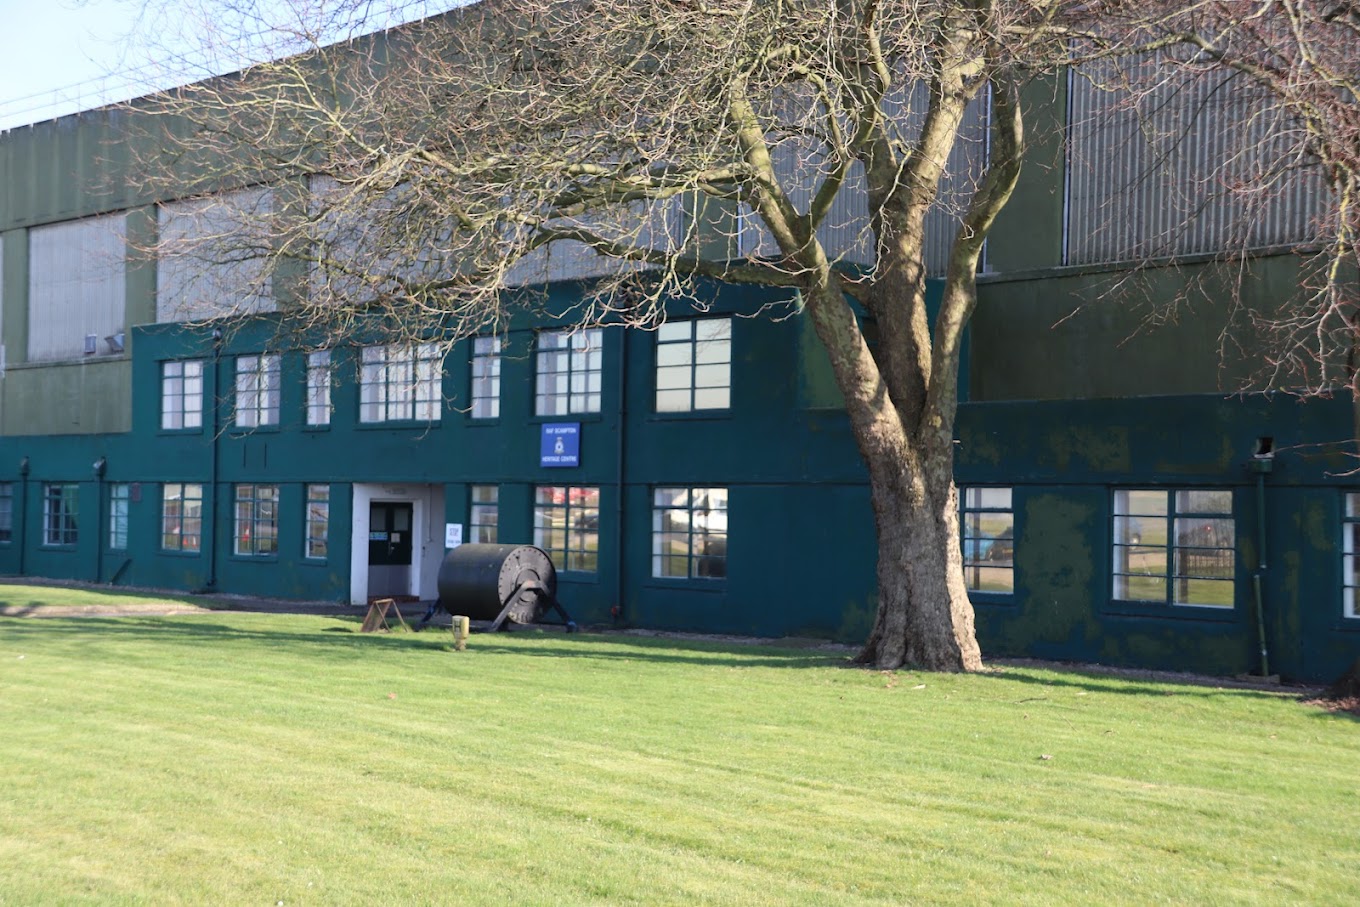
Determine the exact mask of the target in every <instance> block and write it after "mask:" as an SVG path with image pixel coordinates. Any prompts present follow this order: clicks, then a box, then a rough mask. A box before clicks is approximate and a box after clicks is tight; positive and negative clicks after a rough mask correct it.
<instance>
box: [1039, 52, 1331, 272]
mask: <svg viewBox="0 0 1360 907" xmlns="http://www.w3.org/2000/svg"><path fill="white" fill-rule="evenodd" d="M1069 94H1070V102H1069V103H1070V110H1069V122H1068V161H1067V226H1066V235H1067V240H1066V262H1067V263H1068V264H1073V265H1078V264H1098V263H1108V262H1119V261H1137V260H1144V259H1149V258H1167V257H1173V256H1178V255H1195V254H1213V253H1218V252H1222V251H1225V250H1230V249H1252V248H1262V247H1267V246H1277V245H1288V244H1292V243H1298V242H1306V241H1308V240H1310V239H1312V238H1313V235H1314V232H1315V230H1316V219H1317V217H1318V216H1319V214H1320V213H1321V212H1322V211H1323V209H1324V207H1325V204H1326V201H1325V199H1326V189H1325V185H1324V183H1323V180H1322V173H1321V172H1320V170H1319V169H1318V168H1316V167H1312V166H1309V165H1308V162H1307V161H1305V160H1302V159H1301V158H1300V157H1299V156H1298V155H1297V153H1296V152H1295V151H1294V149H1295V148H1296V146H1297V145H1298V137H1297V135H1295V134H1293V131H1294V130H1295V129H1297V128H1298V127H1297V125H1296V124H1295V123H1293V122H1291V120H1290V119H1289V118H1288V117H1286V116H1284V115H1283V114H1282V113H1281V112H1280V111H1279V110H1278V109H1277V108H1275V107H1274V106H1273V105H1272V104H1271V103H1270V102H1269V100H1268V99H1267V98H1265V97H1264V96H1262V95H1261V93H1260V92H1259V90H1256V89H1254V87H1253V86H1252V85H1251V84H1250V83H1249V82H1248V81H1247V80H1245V79H1243V78H1241V77H1235V76H1225V75H1223V74H1221V73H1213V72H1195V71H1190V70H1186V69H1185V68H1177V69H1166V68H1159V65H1158V60H1156V59H1150V60H1144V61H1141V62H1140V63H1138V64H1129V63H1126V62H1102V63H1095V64H1089V65H1086V66H1083V67H1082V68H1081V69H1080V70H1076V71H1074V72H1073V73H1072V75H1071V84H1070V92H1069Z"/></svg>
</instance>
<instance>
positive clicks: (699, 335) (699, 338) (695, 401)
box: [656, 318, 732, 413]
mask: <svg viewBox="0 0 1360 907" xmlns="http://www.w3.org/2000/svg"><path fill="white" fill-rule="evenodd" d="M731 398H732V319H730V318H702V319H698V320H695V321H678V322H670V323H667V324H663V325H662V326H661V327H659V328H658V329H657V332H656V411H657V412H659V413H677V412H690V411H692V410H696V409H727V408H728V407H729V406H730V405H731Z"/></svg>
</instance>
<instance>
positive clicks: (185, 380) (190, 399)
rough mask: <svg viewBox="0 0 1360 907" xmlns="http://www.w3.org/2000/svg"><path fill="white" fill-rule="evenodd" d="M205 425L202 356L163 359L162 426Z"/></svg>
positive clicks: (191, 426) (170, 427)
mask: <svg viewBox="0 0 1360 907" xmlns="http://www.w3.org/2000/svg"><path fill="white" fill-rule="evenodd" d="M202 427H203V360H202V359H181V360H179V361H177V362H162V363H161V428H163V429H181V428H202Z"/></svg>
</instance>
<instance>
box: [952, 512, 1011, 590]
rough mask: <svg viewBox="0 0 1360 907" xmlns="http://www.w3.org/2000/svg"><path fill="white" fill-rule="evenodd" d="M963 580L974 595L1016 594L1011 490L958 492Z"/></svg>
mask: <svg viewBox="0 0 1360 907" xmlns="http://www.w3.org/2000/svg"><path fill="white" fill-rule="evenodd" d="M959 528H960V532H959V535H960V539H959V541H960V543H961V545H962V548H963V579H964V582H965V583H966V584H967V586H968V589H969V591H971V592H1014V591H1015V512H1014V510H1012V509H1011V489H1009V488H960V489H959Z"/></svg>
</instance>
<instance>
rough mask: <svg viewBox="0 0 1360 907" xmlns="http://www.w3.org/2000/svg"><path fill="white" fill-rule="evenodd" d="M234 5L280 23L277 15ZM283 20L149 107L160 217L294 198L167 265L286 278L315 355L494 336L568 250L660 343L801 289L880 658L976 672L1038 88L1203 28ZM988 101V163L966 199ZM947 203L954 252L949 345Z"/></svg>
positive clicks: (1017, 8) (672, 16)
mask: <svg viewBox="0 0 1360 907" xmlns="http://www.w3.org/2000/svg"><path fill="white" fill-rule="evenodd" d="M223 5H224V4H217V6H223ZM226 5H228V6H231V7H232V9H233V12H232V17H233V21H238V22H256V23H257V24H258V19H257V18H256V13H255V10H256V4H255V3H252V2H249V0H245V2H237V3H235V4H226ZM287 6H288V9H289V10H290V12H291V13H292V14H293V19H292V23H293V24H292V25H290V26H289V27H288V28H287V29H286V30H285V32H286V33H285V37H286V38H287V43H286V44H285V47H286V49H288V50H290V51H293V53H291V55H288V56H285V57H282V58H280V59H272V60H265V61H262V62H260V63H258V64H256V65H253V66H251V67H250V68H248V69H245V70H244V71H242V72H241V73H239V74H237V75H235V76H230V77H223V78H216V79H209V80H205V81H201V82H197V83H195V84H192V85H188V86H186V87H184V88H182V89H179V90H176V91H171V92H165V93H161V94H158V95H154V96H151V97H149V98H146V99H143V100H141V101H138V102H136V103H135V104H134V107H135V109H136V112H137V114H138V115H137V116H136V117H134V118H133V119H134V120H135V121H136V122H139V123H150V124H152V125H151V126H150V127H148V128H149V129H150V130H151V131H152V132H154V133H155V134H154V135H152V136H149V137H143V139H142V140H140V141H137V142H135V143H134V144H135V145H137V146H138V147H141V148H144V149H145V148H150V149H154V150H153V151H152V152H150V153H148V154H147V155H146V157H145V159H144V160H143V161H142V162H141V163H142V168H141V169H142V171H143V172H144V173H145V174H147V176H148V178H149V179H150V180H151V181H152V182H153V183H155V184H156V187H155V188H156V191H157V192H158V194H160V195H166V194H174V195H177V196H185V197H187V198H186V199H185V202H184V204H185V206H186V210H190V211H192V210H197V209H194V206H193V202H194V200H195V198H200V199H201V200H202V205H203V206H206V207H207V208H211V207H212V206H213V205H217V204H229V203H228V202H227V201H223V200H224V199H227V198H228V195H226V194H224V190H228V189H234V190H240V189H243V188H247V187H262V186H263V187H267V190H268V193H269V202H268V204H267V205H261V204H260V202H259V198H260V195H259V192H252V193H250V194H249V195H248V197H249V199H250V200H251V202H250V205H249V206H246V205H236V206H235V207H233V208H232V209H231V210H232V212H233V214H232V215H231V216H230V217H225V218H219V219H217V220H214V221H213V223H222V222H235V221H249V222H250V224H251V228H250V229H249V230H241V229H239V225H238V227H235V228H233V229H232V230H231V231H223V230H218V229H204V230H198V231H192V230H183V229H176V228H174V227H173V226H167V227H166V228H165V229H163V230H162V239H163V240H167V241H168V240H169V239H176V240H179V241H183V239H184V238H185V237H186V236H190V235H192V236H196V237H199V249H198V250H197V253H198V254H199V255H200V257H202V258H205V259H206V260H207V261H208V262H209V263H210V264H211V265H212V266H213V267H219V268H220V267H231V266H235V265H239V264H240V259H239V257H240V254H241V252H242V251H243V250H249V252H250V254H249V256H248V257H251V258H255V257H260V256H263V257H264V258H266V259H267V265H268V266H267V267H264V268H260V269H258V270H256V271H251V272H250V273H252V274H255V275H256V279H257V280H259V281H262V282H268V283H269V284H270V286H269V287H267V288H266V287H260V288H259V290H260V292H257V293H254V294H251V296H250V298H251V299H252V300H255V302H252V310H257V309H258V304H257V301H258V299H259V298H262V297H269V298H274V299H276V300H277V302H278V305H279V307H280V309H281V313H282V314H281V323H282V324H286V325H288V326H290V329H292V328H301V327H303V326H305V327H307V328H308V329H311V330H314V331H315V330H326V331H329V332H333V333H335V334H339V335H347V334H351V333H352V332H354V331H355V330H357V329H359V328H360V327H362V329H364V330H367V331H372V330H375V329H376V326H381V327H382V329H383V330H385V331H386V332H387V333H389V334H390V335H393V336H397V337H400V338H404V339H406V340H416V339H421V340H424V339H428V338H430V337H438V338H442V339H445V340H452V339H457V338H459V337H464V336H468V335H470V334H473V333H475V332H478V331H485V330H494V329H496V327H497V326H498V325H501V324H503V323H504V320H505V318H506V316H507V314H508V313H509V312H510V311H511V310H512V309H513V308H514V307H516V306H525V305H536V304H539V302H540V300H538V299H537V298H536V297H535V295H534V294H533V293H532V292H531V289H532V287H533V286H534V284H535V283H536V282H537V283H539V284H541V283H542V281H543V278H544V277H545V276H546V275H547V274H548V273H550V271H549V270H548V269H549V268H550V267H551V261H552V256H553V255H562V254H567V255H573V256H578V257H580V256H584V257H585V258H587V259H598V260H599V261H600V262H603V263H604V266H602V267H600V268H598V275H599V276H598V279H597V280H596V281H595V282H594V284H593V287H592V289H591V290H590V291H589V292H588V293H587V295H586V296H585V297H584V298H583V299H582V300H581V301H580V304H579V306H578V307H577V308H576V310H575V311H574V312H573V313H571V317H572V318H573V319H575V320H576V321H578V322H580V323H582V324H631V325H643V326H647V325H653V324H655V323H656V322H657V321H658V320H659V319H661V318H664V312H665V310H666V308H667V306H674V305H676V304H677V302H678V301H682V300H684V299H687V298H691V297H692V292H693V288H694V286H695V282H696V281H698V280H703V279H715V280H719V281H724V282H727V283H735V284H756V285H764V286H773V287H782V288H787V289H788V290H789V291H790V295H791V296H792V295H795V291H796V295H797V297H798V298H799V299H800V300H801V306H802V309H803V313H804V316H805V317H807V318H808V319H810V321H811V323H812V325H813V326H814V327H815V330H816V333H817V336H818V337H819V338H820V339H821V342H822V344H823V345H824V347H825V349H826V351H827V353H828V356H829V359H830V362H831V366H832V369H833V372H834V375H835V379H836V382H837V384H838V386H839V388H840V390H841V392H842V394H843V397H844V399H845V406H846V410H847V412H848V415H849V421H850V424H851V426H852V430H853V433H854V437H855V441H856V443H857V445H858V449H859V451H860V453H861V455H862V457H863V460H864V462H865V464H866V466H867V469H868V475H869V481H870V487H871V492H872V501H873V510H874V515H875V521H876V527H877V534H878V613H877V617H876V619H875V622H874V626H873V630H872V632H871V634H870V636H869V638H868V640H867V642H866V644H865V646H864V648H863V650H862V652H861V653H860V654H859V656H858V660H859V661H860V662H862V663H866V664H874V665H877V666H879V667H882V668H896V667H898V666H901V665H903V664H908V663H910V664H914V665H918V666H921V667H925V668H930V669H938V670H976V669H978V668H980V667H981V665H982V661H981V656H980V653H979V649H978V645H977V642H976V638H975V633H974V623H973V610H972V606H971V604H970V602H969V600H968V596H967V592H966V588H965V583H964V577H963V573H962V567H961V558H960V543H959V533H958V515H957V513H958V507H957V492H956V489H955V486H954V483H953V466H954V451H953V441H954V419H955V413H956V409H957V402H958V398H957V378H958V369H959V357H960V343H961V341H962V338H963V333H964V329H965V326H966V325H967V323H968V320H969V317H970V316H971V314H972V312H973V309H974V306H975V303H976V291H975V274H976V272H977V270H978V265H979V258H980V255H981V252H982V249H983V243H984V241H985V239H986V238H987V235H988V232H989V230H990V229H991V227H992V224H993V222H994V220H995V218H996V217H997V215H998V213H999V212H1000V211H1001V210H1002V208H1003V206H1004V205H1005V204H1006V201H1007V199H1008V198H1009V196H1010V194H1011V191H1012V189H1013V187H1014V186H1015V184H1016V181H1017V179H1018V176H1019V172H1020V166H1021V161H1022V158H1023V155H1024V138H1023V128H1022V110H1021V103H1020V91H1021V88H1022V85H1023V82H1024V80H1025V79H1027V78H1030V77H1032V76H1033V75H1035V74H1038V73H1045V72H1051V71H1054V70H1055V69H1056V68H1057V67H1060V66H1062V65H1063V64H1064V63H1066V62H1068V61H1069V60H1070V59H1071V57H1072V55H1073V54H1074V53H1078V54H1080V53H1089V54H1095V55H1100V54H1110V53H1113V52H1115V51H1118V52H1121V53H1124V52H1128V51H1129V49H1130V47H1131V46H1132V45H1131V43H1130V42H1133V41H1136V42H1141V44H1140V46H1142V45H1147V46H1152V45H1155V44H1156V43H1158V42H1170V41H1182V40H1184V38H1185V35H1184V34H1183V33H1182V32H1181V31H1180V30H1178V29H1170V30H1166V29H1152V28H1150V27H1149V26H1148V23H1147V22H1146V21H1145V20H1142V19H1140V20H1139V21H1138V22H1137V23H1136V27H1134V26H1130V29H1129V31H1127V33H1124V34H1122V35H1116V34H1114V33H1113V32H1112V31H1111V30H1110V27H1109V26H1110V23H1111V22H1114V21H1116V19H1114V18H1110V17H1108V16H1107V13H1108V12H1109V11H1108V10H1107V9H1106V8H1105V5H1104V4H1099V3H1081V2H1068V0H608V2H606V0H567V2H552V0H486V2H483V3H481V4H478V5H476V6H470V7H466V8H461V9H458V10H454V11H452V12H449V13H447V14H444V15H441V16H437V17H434V18H430V19H425V20H422V21H419V22H416V23H413V24H411V25H408V26H404V27H402V28H398V29H395V30H391V31H388V32H385V33H383V34H381V35H377V36H370V37H366V38H356V39H351V40H348V41H345V42H343V43H341V44H338V45H331V46H323V45H325V44H326V41H328V40H330V39H331V38H333V37H334V36H335V23H336V22H339V21H342V20H343V16H339V15H337V14H338V13H342V12H345V11H349V12H351V13H353V12H355V11H358V12H360V13H362V12H364V11H366V10H367V9H368V8H369V7H370V6H371V4H369V3H361V2H359V0H339V2H337V3H325V2H320V0H311V2H306V3H304V2H303V0H294V2H292V3H290V4H288V5H287ZM1112 6H1114V7H1116V8H1123V7H1124V4H1112ZM1090 22H1096V23H1097V24H1099V25H1100V26H1101V28H1100V30H1098V31H1097V30H1096V29H1093V28H1091V27H1088V24H1089V23H1090ZM316 23H319V24H316ZM256 33H258V30H256ZM1196 33H1197V32H1196ZM214 34H216V33H214ZM1091 35H1098V39H1094V38H1090V36H1091ZM1082 36H1087V37H1088V39H1089V40H1087V42H1086V43H1082V42H1081V41H1078V40H1077V39H1079V38H1081V37H1082ZM1092 42H1094V43H1092ZM1206 52H1207V51H1206ZM970 105H974V106H975V108H976V107H979V106H980V107H981V108H982V109H983V110H984V111H985V114H986V120H987V122H988V123H989V124H990V126H989V128H990V142H989V144H988V153H987V154H986V156H985V159H983V158H982V157H981V156H977V160H978V161H979V163H978V165H977V166H976V168H975V169H974V170H973V171H971V172H959V168H958V167H953V168H951V164H950V162H951V156H952V155H955V152H956V151H957V150H958V147H959V144H960V142H961V141H962V139H961V130H962V129H963V124H964V123H965V121H966V119H967V117H968V115H969V111H970ZM147 113H151V114H157V116H152V117H147V116H144V114H147ZM946 186H947V187H949V191H945V187H946ZM850 193H862V197H863V198H864V199H866V200H867V211H868V216H867V219H866V220H865V224H864V229H865V232H864V236H863V237H862V238H863V240H864V244H865V246H866V247H867V249H868V252H869V254H868V255H867V256H865V259H864V260H863V261H860V262H858V263H852V262H849V261H846V260H844V257H843V255H842V250H838V249H837V248H835V247H832V246H830V245H828V243H827V242H825V241H824V239H823V228H825V227H826V225H827V224H828V222H829V219H830V218H831V217H832V216H833V212H834V211H836V210H837V205H838V204H842V203H843V201H844V198H845V196H847V195H848V194H850ZM210 199H211V200H213V201H209V200H210ZM941 206H946V207H947V210H948V213H949V215H950V216H951V217H952V218H953V222H954V225H955V227H954V229H953V231H952V239H951V241H950V247H949V250H948V255H947V258H946V259H945V264H944V267H943V274H942V275H941V276H942V284H943V294H942V298H941V300H940V302H939V304H938V308H937V310H936V311H935V313H934V315H933V318H932V317H931V316H930V315H928V313H927V305H926V295H927V294H926V277H927V264H926V263H927V230H926V224H927V219H928V217H929V216H930V214H931V212H932V211H937V210H939V209H940V208H941ZM247 208H252V209H253V210H255V211H261V210H264V209H267V210H265V212H264V213H265V216H258V217H244V216H242V215H241V212H244V211H246V210H247ZM753 223H754V224H755V225H757V226H758V228H759V232H760V234H761V235H762V236H763V237H764V240H765V241H764V242H763V243H762V244H758V245H754V246H753V245H751V244H749V243H746V242H744V241H743V236H744V235H745V234H743V231H744V230H749V229H750V228H751V224H753ZM242 233H247V234H250V239H249V241H248V242H245V243H240V242H239V241H236V242H237V244H236V245H234V246H232V247H231V251H230V252H228V253H223V252H221V251H220V249H221V248H222V243H223V242H226V241H227V240H226V237H228V235H231V236H239V235H241V234H242ZM157 251H159V252H160V253H162V254H167V255H170V254H174V253H175V252H176V251H183V250H182V249H180V250H176V249H172V248H169V247H168V246H167V245H165V244H164V243H163V244H162V248H160V249H158V250H157ZM191 251H193V250H191ZM751 314H755V313H751ZM867 321H872V322H874V323H875V325H876V329H877V333H878V336H879V340H878V342H877V344H875V345H871V344H870V343H868V342H866V333H865V329H864V325H865V323H866V322H867Z"/></svg>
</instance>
